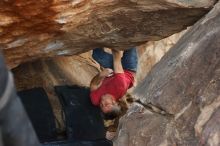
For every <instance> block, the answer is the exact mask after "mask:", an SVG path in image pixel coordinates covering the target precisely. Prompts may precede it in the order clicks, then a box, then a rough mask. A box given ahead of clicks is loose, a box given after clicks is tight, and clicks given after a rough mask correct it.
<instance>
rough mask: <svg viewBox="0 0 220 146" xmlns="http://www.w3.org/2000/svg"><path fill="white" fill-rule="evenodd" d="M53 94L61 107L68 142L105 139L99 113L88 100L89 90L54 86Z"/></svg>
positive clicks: (77, 87)
mask: <svg viewBox="0 0 220 146" xmlns="http://www.w3.org/2000/svg"><path fill="white" fill-rule="evenodd" d="M55 92H56V93H57V95H58V97H59V99H60V102H61V103H62V105H63V110H64V113H65V120H66V129H67V136H68V139H69V140H75V141H81V140H82V141H91V140H100V139H105V132H106V131H105V128H104V122H103V119H102V115H101V111H100V109H99V108H98V107H95V106H93V105H92V103H91V101H90V98H89V93H90V91H89V88H85V87H79V86H56V87H55ZM91 146H93V145H91Z"/></svg>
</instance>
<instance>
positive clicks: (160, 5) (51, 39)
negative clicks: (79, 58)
mask: <svg viewBox="0 0 220 146" xmlns="http://www.w3.org/2000/svg"><path fill="white" fill-rule="evenodd" d="M215 2H216V0H202V1H201V0H190V1H188V0H154V1H152V0H138V1H137V0H127V1H124V0H109V1H106V0H77V1H75V0H48V1H36V0H19V1H12V0H7V1H6V0H4V1H1V2H0V18H1V23H0V48H1V49H3V51H4V54H5V56H6V62H7V64H8V66H9V67H10V68H13V67H15V66H17V65H19V64H21V63H24V62H27V61H31V60H36V59H37V58H43V57H48V56H50V57H51V56H56V55H72V54H79V53H83V52H86V51H88V50H91V49H93V48H95V47H103V46H105V47H112V48H118V49H126V48H128V47H131V46H136V45H139V44H142V43H144V42H147V41H149V40H160V39H162V38H164V37H167V36H170V35H172V34H174V33H176V32H179V31H181V30H183V29H185V28H186V27H187V26H189V25H192V24H194V23H195V22H196V21H197V20H198V19H200V18H201V17H202V16H204V14H206V13H207V12H208V11H209V10H210V9H211V8H212V6H213V4H214V3H215Z"/></svg>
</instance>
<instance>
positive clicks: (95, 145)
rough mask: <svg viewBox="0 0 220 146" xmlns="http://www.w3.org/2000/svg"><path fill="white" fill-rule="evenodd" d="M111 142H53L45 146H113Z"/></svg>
mask: <svg viewBox="0 0 220 146" xmlns="http://www.w3.org/2000/svg"><path fill="white" fill-rule="evenodd" d="M112 145H113V144H112V142H111V141H109V140H95V141H78V142H74V141H65V142H51V143H47V144H44V145H43V146H112Z"/></svg>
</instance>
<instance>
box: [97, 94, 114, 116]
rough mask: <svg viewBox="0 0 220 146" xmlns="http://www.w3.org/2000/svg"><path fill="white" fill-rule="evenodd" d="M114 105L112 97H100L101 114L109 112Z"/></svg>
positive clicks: (107, 95)
mask: <svg viewBox="0 0 220 146" xmlns="http://www.w3.org/2000/svg"><path fill="white" fill-rule="evenodd" d="M115 104H116V101H115V99H114V97H113V96H112V95H110V94H105V95H103V96H102V97H101V101H100V108H101V110H102V112H103V113H108V112H111V111H112V108H113V106H114V105H115Z"/></svg>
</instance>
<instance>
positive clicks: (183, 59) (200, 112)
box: [115, 2, 220, 146]
mask: <svg viewBox="0 0 220 146" xmlns="http://www.w3.org/2000/svg"><path fill="white" fill-rule="evenodd" d="M219 24H220V2H218V3H217V4H216V6H215V7H214V8H213V10H212V11H211V12H210V13H209V14H208V15H207V16H206V17H204V18H203V19H201V20H200V21H198V22H197V23H196V24H195V25H194V26H193V27H192V28H191V29H190V30H189V31H187V33H186V34H185V35H184V36H183V37H182V38H181V39H180V40H179V41H178V43H177V44H176V45H175V46H174V47H172V48H171V49H170V50H169V52H168V53H167V54H166V55H165V56H164V57H163V58H162V59H161V60H160V62H159V63H158V64H157V65H156V66H154V67H153V69H152V70H151V71H150V72H149V74H148V76H147V77H146V78H145V80H144V81H143V82H142V83H141V84H139V85H138V86H137V88H136V89H135V91H134V93H133V94H134V95H135V96H136V98H138V99H139V100H140V101H139V104H140V105H139V106H138V107H139V108H131V109H130V111H129V112H128V113H127V114H126V115H125V116H124V117H123V119H122V123H121V125H120V127H119V132H118V137H117V139H116V140H115V146H124V143H125V145H126V143H128V142H129V146H135V145H141V146H144V145H159V146H169V145H182V146H186V145H187V146H195V145H205V146H219V145H220V130H219V128H220V126H219V122H220V118H219V116H220V93H219V91H220V80H219V78H220V27H219ZM133 106H134V107H137V106H136V105H133ZM140 106H141V108H140ZM132 109H133V110H132ZM137 109H139V110H137ZM149 110H150V111H149ZM134 117H136V118H134ZM133 119H139V120H133ZM129 125H130V126H129ZM131 125H132V126H131ZM126 146H127V145H126Z"/></svg>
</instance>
